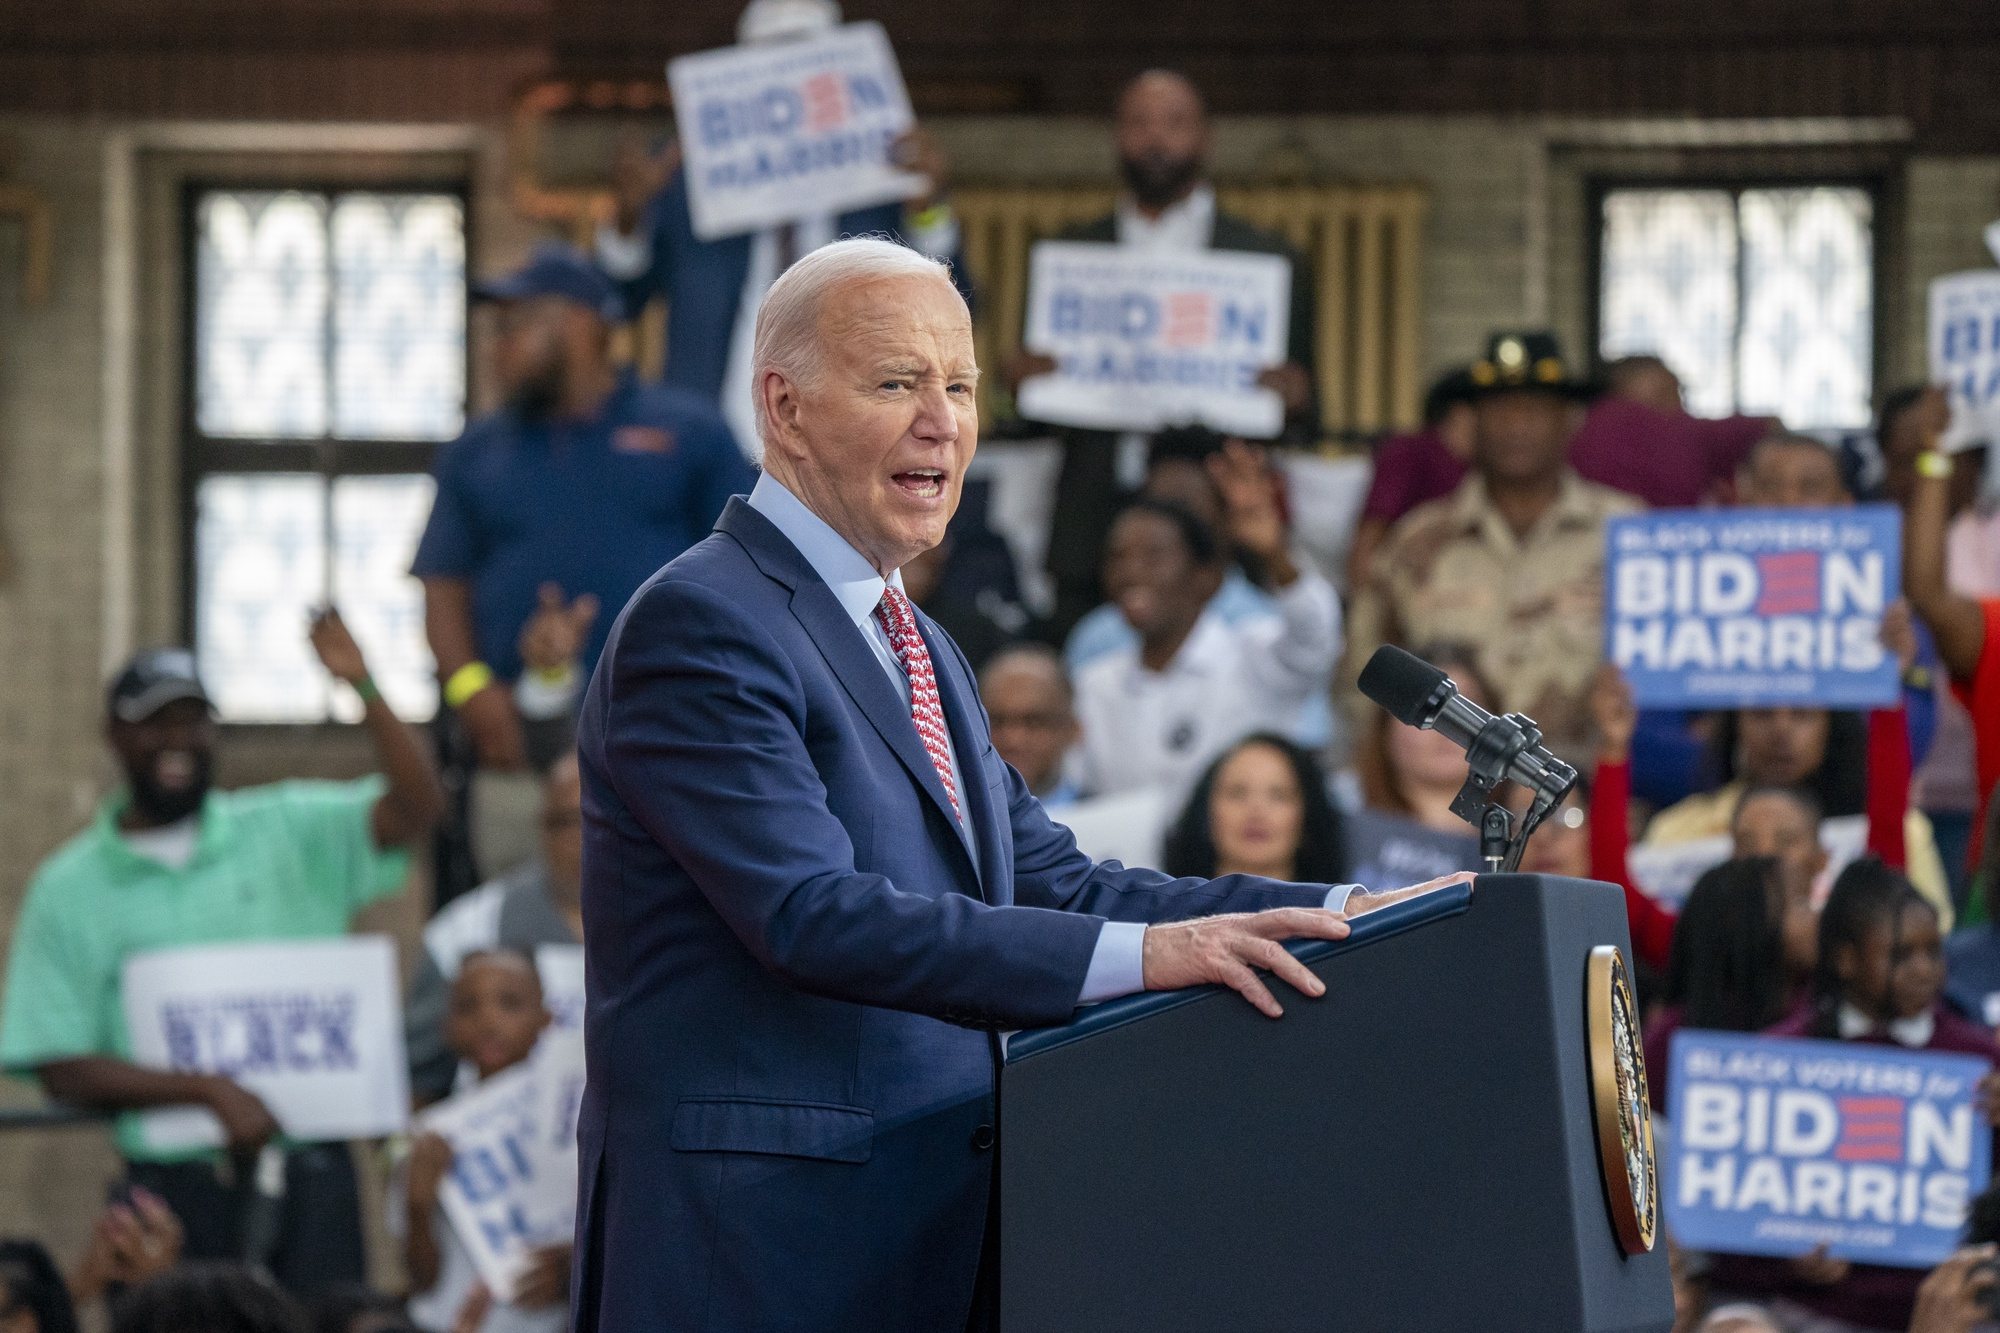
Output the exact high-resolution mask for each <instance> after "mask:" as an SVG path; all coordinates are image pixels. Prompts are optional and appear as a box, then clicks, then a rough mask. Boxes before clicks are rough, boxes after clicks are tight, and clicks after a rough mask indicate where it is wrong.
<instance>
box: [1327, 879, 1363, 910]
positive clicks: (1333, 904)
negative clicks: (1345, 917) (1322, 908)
mask: <svg viewBox="0 0 2000 1333" xmlns="http://www.w3.org/2000/svg"><path fill="white" fill-rule="evenodd" d="M1360 889H1361V886H1360V885H1359V884H1336V885H1334V886H1333V887H1332V888H1330V889H1328V890H1327V891H1326V910H1327V911H1329V912H1344V911H1346V910H1347V899H1348V897H1349V895H1351V894H1354V893H1358V892H1360Z"/></svg>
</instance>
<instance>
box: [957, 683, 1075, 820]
mask: <svg viewBox="0 0 2000 1333" xmlns="http://www.w3.org/2000/svg"><path fill="white" fill-rule="evenodd" d="M979 695H980V698H981V699H982V700H984V702H985V704H986V715H987V717H988V719H989V720H990V721H991V723H992V726H993V748H994V749H996V750H998V751H999V752H1000V757H1001V758H1002V759H1005V760H1006V761H1007V762H1008V763H1010V764H1012V765H1013V766H1014V768H1015V769H1016V771H1018V772H1019V773H1020V775H1021V780H1022V781H1023V782H1025V783H1027V784H1028V789H1029V790H1030V791H1033V792H1037V793H1042V792H1047V791H1048V790H1049V789H1050V788H1051V787H1053V786H1055V784H1056V779H1057V778H1058V777H1059V776H1060V775H1061V770H1062V761H1063V756H1064V755H1065V754H1067V753H1068V752H1069V748H1070V746H1072V745H1074V744H1075V743H1076V734H1077V725H1076V714H1075V712H1074V711H1072V709H1071V707H1070V700H1069V691H1068V690H1067V689H1066V688H1065V687H1064V685H1063V681H1062V677H1061V675H1060V668H1058V667H1057V666H1056V664H1055V663H1053V662H1046V661H1040V660H1037V659H1028V658H1014V659H1003V660H1002V661H1000V662H998V663H996V664H995V665H994V666H992V667H990V668H989V669H988V670H987V673H986V678H985V680H984V681H982V682H981V683H980V687H979Z"/></svg>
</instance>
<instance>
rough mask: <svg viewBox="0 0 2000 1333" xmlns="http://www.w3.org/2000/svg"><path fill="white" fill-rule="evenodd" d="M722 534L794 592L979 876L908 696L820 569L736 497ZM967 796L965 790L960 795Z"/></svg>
mask: <svg viewBox="0 0 2000 1333" xmlns="http://www.w3.org/2000/svg"><path fill="white" fill-rule="evenodd" d="M715 526H716V529H717V530H718V531H721V532H726V533H728V534H729V535H730V536H732V537H734V538H736V539H737V540H738V541H739V542H741V543H742V544H743V548H744V549H745V550H746V551H748V552H749V553H750V556H751V558H752V559H753V560H755V561H756V562H757V567H758V568H759V569H762V570H763V571H764V572H765V573H766V574H768V575H770V576H771V577H772V578H775V579H777V580H778V582H780V583H782V584H784V585H785V586H786V587H788V588H790V589H791V590H792V600H791V608H792V615H793V616H794V617H795V618H796V619H797V620H798V622H799V624H800V625H801V626H802V627H803V628H804V629H805V631H806V635H807V637H808V638H810V639H811V640H812V641H813V646H814V647H815V648H818V649H819V653H820V656H821V657H823V658H825V659H826V664H827V666H828V667H830V668H831V669H832V670H833V674H834V677H835V679H837V680H838V681H839V682H840V684H841V688H843V689H845V690H846V691H847V694H848V697H849V698H851V699H853V700H854V703H855V706H856V707H858V708H859V709H860V710H861V714H862V716H864V717H866V718H867V719H868V722H869V725H870V726H872V727H874V728H875V731H876V734H877V735H879V736H880V737H881V738H882V742H883V744H885V745H887V746H888V747H889V749H890V751H891V752H892V753H893V754H894V755H895V756H896V758H897V759H898V760H900V761H901V762H902V765H903V767H904V768H906V769H908V770H909V773H910V776H911V777H912V778H913V779H915V780H916V783H917V785H918V786H919V787H921V788H923V790H924V793H925V794H926V795H927V796H929V797H930V801H931V804H932V805H934V806H935V807H937V810H938V813H939V814H941V815H943V816H944V819H945V822H946V823H947V824H949V825H950V826H951V829H952V831H953V833H954V834H956V836H957V840H958V846H959V849H960V850H961V851H963V852H964V853H965V856H966V862H967V864H968V865H969V866H971V869H972V871H973V873H974V874H975V875H977V874H978V873H979V868H978V867H977V866H976V865H972V864H971V863H972V849H971V846H970V844H969V843H968V842H967V841H966V835H965V830H964V828H963V827H962V826H961V825H960V824H959V822H958V816H957V815H956V814H954V813H953V812H952V808H951V798H950V797H948V796H946V795H945V791H944V783H943V782H942V781H940V780H939V778H938V775H937V767H936V766H935V765H934V764H932V763H931V756H930V751H928V750H926V749H925V748H924V743H923V741H922V740H921V739H919V738H918V736H917V728H916V724H915V723H914V722H912V721H911V720H910V710H909V708H908V707H907V706H906V705H905V704H904V703H903V700H902V696H901V694H900V693H899V692H898V691H897V689H896V687H895V685H894V684H892V683H891V682H890V680H889V676H888V673H887V672H885V671H884V670H883V669H882V663H881V662H880V661H879V660H877V658H876V656H875V654H874V651H873V650H872V649H870V648H869V646H868V645H867V643H865V642H864V641H863V640H862V638H861V631H860V630H859V629H857V628H856V627H855V624H854V622H853V621H851V620H849V619H848V618H847V612H846V611H844V610H842V609H841V605H840V602H839V601H838V600H837V599H836V598H835V597H834V595H833V590H832V589H830V588H828V587H827V586H826V584H825V583H824V582H823V581H822V580H821V579H820V577H819V575H818V574H816V573H814V572H813V568H812V566H811V565H810V564H808V563H807V562H806V558H805V557H804V556H802V555H800V554H799V552H798V548H797V547H795V546H793V545H792V544H791V543H790V542H789V541H787V540H785V536H784V534H783V533H781V532H779V531H778V530H777V528H776V527H774V526H773V525H772V523H771V521H770V520H769V519H767V518H765V517H764V516H763V515H762V514H760V513H758V512H757V511H756V510H754V509H752V508H751V507H750V506H749V505H747V504H745V503H744V502H743V501H742V500H741V499H738V498H732V499H731V500H730V501H729V504H728V505H727V506H726V507H725V508H724V509H723V511H722V517H721V519H719V520H718V521H717V522H716V525H715ZM947 725H949V726H951V727H952V736H953V738H954V740H958V738H959V737H960V736H962V735H963V733H962V732H960V731H959V729H958V727H957V726H956V724H954V723H952V722H950V720H949V715H948V714H947ZM958 745H959V762H960V763H961V764H966V763H968V762H971V761H976V760H977V759H978V757H979V755H978V752H977V751H973V752H972V755H971V761H968V759H967V758H966V743H965V742H964V741H963V740H959V741H958ZM975 773H976V771H975V772H968V773H966V774H965V775H964V776H965V780H966V783H967V785H971V783H972V780H973V777H974V776H975ZM959 799H960V800H961V801H963V800H964V799H965V793H963V792H960V793H959Z"/></svg>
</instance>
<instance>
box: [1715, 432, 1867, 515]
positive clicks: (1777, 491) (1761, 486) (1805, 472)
mask: <svg viewBox="0 0 2000 1333" xmlns="http://www.w3.org/2000/svg"><path fill="white" fill-rule="evenodd" d="M1736 499H1737V501H1738V503H1740V504H1745V505H1756V506H1761V507H1764V508H1772V509H1793V508H1800V507H1819V506H1825V505H1844V504H1847V503H1849V502H1850V500H1849V496H1848V494H1847V485H1846V483H1844V482H1843V481H1842V480H1841V479H1840V464H1839V463H1837V462H1836V461H1834V457H1833V455H1832V453H1830V452H1829V451H1827V450H1825V449H1820V448H1816V447H1814V446H1812V445H1808V444H1785V443H1781V442H1771V443H1766V444H1763V445H1760V446H1758V447H1757V449H1756V450H1754V451H1753V452H1752V453H1751V455H1750V458H1749V460H1748V461H1747V462H1746V463H1745V464H1744V465H1743V472H1742V475H1741V476H1739V477H1738V478H1737V482H1736Z"/></svg>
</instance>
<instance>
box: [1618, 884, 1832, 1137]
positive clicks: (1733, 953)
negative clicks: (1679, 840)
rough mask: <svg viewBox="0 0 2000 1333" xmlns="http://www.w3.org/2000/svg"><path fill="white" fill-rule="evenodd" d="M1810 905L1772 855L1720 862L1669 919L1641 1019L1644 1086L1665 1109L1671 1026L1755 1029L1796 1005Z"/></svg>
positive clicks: (1809, 934) (1806, 963)
mask: <svg viewBox="0 0 2000 1333" xmlns="http://www.w3.org/2000/svg"><path fill="white" fill-rule="evenodd" d="M1815 945H1816V937H1815V933H1814V921H1813V912H1812V902H1811V899H1810V897H1809V895H1808V893H1807V892H1804V891H1801V889H1800V888H1799V887H1798V886H1796V885H1795V884H1794V883H1793V882H1792V877H1791V876H1788V875H1787V874H1785V873H1784V870H1783V868H1782V867H1781V866H1780V865H1779V864H1778V862H1777V861H1776V860H1774V859H1772V858H1771V857H1768V856H1758V857H1739V858H1736V859H1734V860H1729V861H1724V862H1723V863H1722V864H1721V865H1719V866H1715V867H1713V868H1712V869H1710V870H1708V871H1707V872H1706V873H1704V874H1703V875H1702V877H1701V878H1700V879H1698V880H1696V881H1695V886H1694V890H1693V892H1691V893H1689V894H1688V898H1687V902H1686V903H1685V904H1684V905H1683V906H1682V908H1681V914H1680V919H1679V920H1678V921H1676V922H1675V924H1674V943H1673V951H1672V954H1671V955H1670V957H1669V959H1668V962H1667V971H1666V979H1665V983H1664V984H1663V985H1662V987H1661V1005H1660V1008H1659V1009H1658V1010H1656V1011H1655V1012H1654V1013H1652V1014H1650V1015H1648V1016H1647V1018H1646V1025H1645V1026H1646V1034H1645V1035H1646V1070H1647V1075H1648V1078H1647V1090H1648V1092H1650V1093H1651V1094H1652V1099H1653V1105H1654V1107H1655V1108H1656V1109H1658V1110H1662V1111H1664V1110H1665V1109H1666V1106H1667V1077H1666V1076H1667V1056H1668V1049H1669V1046H1670V1043H1671V1042H1672V1040H1673V1035H1674V1033H1675V1032H1677V1031H1679V1030H1680V1029H1682V1028H1701V1029H1706V1030H1709V1031H1715V1032H1757V1031H1759V1030H1761V1029H1763V1028H1766V1027H1769V1026H1770V1025H1771V1024H1773V1023H1776V1022H1777V1021H1779V1020H1780V1019H1782V1018H1783V1017H1785V1015H1786V1014H1788V1013H1790V1012H1792V1011H1793V1010H1794V1009H1795V1008H1797V1007H1798V1006H1799V1003H1800V997H1801V996H1802V995H1803V994H1804V993H1805V990H1806V985H1807V981H1808V979H1809V978H1810V977H1811V976H1812V975H1813V964H1814V960H1815V957H1816V948H1815Z"/></svg>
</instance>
